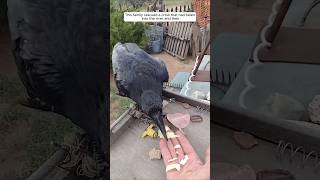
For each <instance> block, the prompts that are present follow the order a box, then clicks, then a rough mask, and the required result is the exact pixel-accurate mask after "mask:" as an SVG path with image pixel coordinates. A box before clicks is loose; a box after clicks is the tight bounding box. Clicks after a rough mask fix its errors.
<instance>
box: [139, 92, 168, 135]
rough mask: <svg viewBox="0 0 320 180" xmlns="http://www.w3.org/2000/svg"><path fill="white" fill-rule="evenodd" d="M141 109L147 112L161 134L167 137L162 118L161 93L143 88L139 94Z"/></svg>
mask: <svg viewBox="0 0 320 180" xmlns="http://www.w3.org/2000/svg"><path fill="white" fill-rule="evenodd" d="M141 109H142V111H143V112H145V113H147V114H148V115H149V116H150V117H151V118H152V120H153V121H154V122H155V123H156V125H157V126H158V128H159V129H160V131H161V133H162V134H163V136H164V137H165V138H166V139H167V135H166V131H165V127H164V123H163V118H162V97H161V93H156V92H154V91H152V90H145V91H144V92H143V93H142V95H141Z"/></svg>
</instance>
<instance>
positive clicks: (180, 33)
mask: <svg viewBox="0 0 320 180" xmlns="http://www.w3.org/2000/svg"><path fill="white" fill-rule="evenodd" d="M185 25H186V24H185V23H184V22H183V23H181V26H180V31H179V34H178V37H177V38H178V39H181V36H182V34H183V32H184V30H185V29H184V27H185Z"/></svg>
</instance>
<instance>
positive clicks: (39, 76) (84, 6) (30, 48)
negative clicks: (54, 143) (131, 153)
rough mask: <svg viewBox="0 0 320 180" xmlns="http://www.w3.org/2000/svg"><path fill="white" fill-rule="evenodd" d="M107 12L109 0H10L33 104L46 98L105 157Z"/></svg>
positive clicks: (16, 48) (17, 53)
mask: <svg viewBox="0 0 320 180" xmlns="http://www.w3.org/2000/svg"><path fill="white" fill-rule="evenodd" d="M106 13H107V1H105V0H90V1H79V0H9V1H8V19H9V26H10V31H11V38H12V45H13V54H14V57H15V61H16V65H17V69H18V73H19V76H20V79H21V80H22V82H23V84H24V86H25V88H26V90H27V94H28V96H29V100H30V103H34V102H41V103H40V104H42V106H40V108H41V107H42V108H45V109H46V110H52V111H54V112H56V113H59V114H62V115H64V116H65V117H67V118H69V119H70V120H71V121H72V122H73V123H74V124H76V125H78V126H79V127H80V128H82V129H83V130H85V131H86V133H87V134H88V137H89V138H88V139H89V141H90V142H92V143H94V144H95V147H96V150H97V151H98V152H99V154H100V155H102V158H103V159H104V160H105V161H106V153H107V152H108V150H109V149H108V145H107V144H108V141H109V138H107V131H108V126H107V117H108V114H107V113H108V111H107V103H108V102H107V100H108V96H109V95H108V94H107V92H108V89H107V88H108V79H107V77H108V68H107V66H108V61H107V54H106V53H107V42H106V34H107V33H106V30H107V23H108V19H107V15H106ZM105 161H104V162H105Z"/></svg>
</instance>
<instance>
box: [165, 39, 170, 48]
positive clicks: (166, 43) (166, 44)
mask: <svg viewBox="0 0 320 180" xmlns="http://www.w3.org/2000/svg"><path fill="white" fill-rule="evenodd" d="M169 38H170V36H167V37H166V40H165V42H164V48H167V47H168V43H169Z"/></svg>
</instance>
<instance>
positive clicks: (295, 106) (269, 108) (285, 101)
mask: <svg viewBox="0 0 320 180" xmlns="http://www.w3.org/2000/svg"><path fill="white" fill-rule="evenodd" d="M261 110H262V112H263V113H264V114H266V115H271V116H274V117H278V118H282V119H288V120H301V119H302V117H303V115H304V114H305V107H304V105H303V104H302V103H301V102H299V101H298V100H296V99H294V98H292V97H290V96H287V95H284V94H279V93H273V94H271V95H270V96H269V97H268V98H267V99H266V101H265V103H264V104H263V106H262V108H261Z"/></svg>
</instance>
